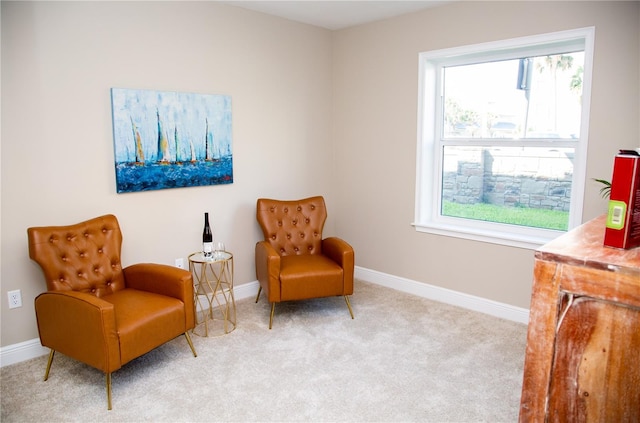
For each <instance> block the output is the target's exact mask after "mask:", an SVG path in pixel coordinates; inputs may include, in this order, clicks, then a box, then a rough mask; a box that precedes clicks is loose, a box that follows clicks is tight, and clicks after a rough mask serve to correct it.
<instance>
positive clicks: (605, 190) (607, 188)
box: [594, 178, 611, 198]
mask: <svg viewBox="0 0 640 423" xmlns="http://www.w3.org/2000/svg"><path fill="white" fill-rule="evenodd" d="M594 181H596V182H599V183H601V184H602V185H604V186H603V187H602V188H600V195H601V196H602V198H609V195H610V194H611V182H609V181H607V180H606V179H595V178H594Z"/></svg>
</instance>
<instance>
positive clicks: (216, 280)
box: [189, 251, 236, 336]
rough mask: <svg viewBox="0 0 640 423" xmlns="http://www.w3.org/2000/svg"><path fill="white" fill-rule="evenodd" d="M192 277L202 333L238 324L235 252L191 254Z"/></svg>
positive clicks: (217, 332) (196, 331)
mask: <svg viewBox="0 0 640 423" xmlns="http://www.w3.org/2000/svg"><path fill="white" fill-rule="evenodd" d="M189 271H190V272H191V275H192V277H193V302H194V305H195V308H196V326H195V327H194V328H193V331H192V332H193V333H194V334H195V335H199V336H209V335H210V334H211V335H212V336H217V335H224V334H227V333H229V332H231V331H233V330H234V329H235V328H236V301H235V298H234V296H233V254H231V253H229V252H227V251H216V252H214V256H213V257H205V256H204V255H203V254H202V253H201V252H199V253H193V254H191V255H190V256H189Z"/></svg>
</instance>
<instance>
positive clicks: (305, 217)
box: [256, 196, 327, 256]
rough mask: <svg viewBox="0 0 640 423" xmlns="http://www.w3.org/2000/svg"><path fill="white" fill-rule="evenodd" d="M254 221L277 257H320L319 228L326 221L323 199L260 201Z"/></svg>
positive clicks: (320, 232) (264, 199) (320, 233)
mask: <svg viewBox="0 0 640 423" xmlns="http://www.w3.org/2000/svg"><path fill="white" fill-rule="evenodd" d="M256 217H257V220H258V223H259V224H260V227H261V228H262V232H263V234H264V239H265V240H266V241H268V242H269V243H270V244H271V246H272V247H273V248H274V249H275V250H276V251H277V252H278V254H280V255H281V256H289V255H303V254H322V228H323V227H324V222H325V220H327V210H326V207H325V204H324V198H323V197H321V196H317V197H310V198H305V199H303V200H296V201H280V200H271V199H266V198H260V199H258V202H257V209H256Z"/></svg>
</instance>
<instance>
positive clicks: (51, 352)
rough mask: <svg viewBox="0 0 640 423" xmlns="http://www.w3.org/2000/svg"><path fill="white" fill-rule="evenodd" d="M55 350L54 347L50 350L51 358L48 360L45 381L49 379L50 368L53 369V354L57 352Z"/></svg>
mask: <svg viewBox="0 0 640 423" xmlns="http://www.w3.org/2000/svg"><path fill="white" fill-rule="evenodd" d="M55 353H56V352H55V350H54V349H53V348H52V349H50V351H49V360H48V361H47V370H45V372H44V381H45V382H46V381H47V379H49V370H51V363H53V356H54V354H55Z"/></svg>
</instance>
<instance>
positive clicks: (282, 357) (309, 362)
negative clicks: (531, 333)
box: [0, 281, 526, 422]
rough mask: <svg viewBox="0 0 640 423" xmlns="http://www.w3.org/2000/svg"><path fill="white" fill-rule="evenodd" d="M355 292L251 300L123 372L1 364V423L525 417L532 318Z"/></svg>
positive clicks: (37, 362) (359, 287) (366, 289)
mask: <svg viewBox="0 0 640 423" xmlns="http://www.w3.org/2000/svg"><path fill="white" fill-rule="evenodd" d="M351 304H352V306H353V311H354V314H355V320H351V318H350V316H349V312H348V310H347V307H346V305H345V302H344V299H343V298H342V297H336V298H327V299H322V300H311V301H305V302H295V303H284V304H280V305H277V306H276V314H275V318H274V324H273V329H272V330H269V329H268V319H269V305H268V303H267V302H266V300H265V299H264V297H262V298H261V299H260V302H259V303H258V304H255V303H254V301H253V299H243V300H241V301H238V303H237V308H238V327H237V329H236V330H235V331H234V332H232V333H230V334H228V335H225V336H221V337H215V338H202V337H198V336H192V339H193V342H194V344H195V347H196V350H197V352H198V357H197V358H194V357H193V355H192V354H191V351H190V350H189V347H188V345H187V342H186V340H185V338H184V336H181V337H179V338H176V339H174V340H173V341H171V342H169V343H167V344H165V345H164V346H162V347H159V348H157V349H156V350H154V351H151V352H150V353H148V354H146V355H144V356H143V357H140V358H138V359H136V360H134V361H132V362H130V363H128V364H127V365H125V366H124V367H123V368H122V369H120V370H118V371H117V372H115V373H114V374H113V410H111V411H107V404H106V394H105V378H104V375H103V374H102V373H101V372H99V371H97V370H95V369H93V368H91V367H88V366H86V365H84V364H82V363H79V362H77V361H75V360H72V359H69V358H67V357H65V356H63V355H62V354H57V355H56V357H55V359H54V362H53V366H52V369H51V374H50V376H49V380H48V381H47V382H43V381H42V377H43V374H44V370H45V366H46V357H40V358H36V359H33V360H29V361H26V362H22V363H18V364H15V365H12V366H7V367H4V368H2V369H0V382H1V390H0V392H1V394H2V400H1V402H2V409H1V414H0V419H1V420H2V422H31V421H33V422H36V421H47V422H56V421H65V422H66V421H79V422H103V421H104V422H125V421H126V422H142V421H152V422H177V421H225V422H249V421H260V422H276V421H278V422H279V421H287V422H289V421H296V422H303V421H304V422H306V421H314V422H398V421H413V422H515V421H517V418H518V409H519V400H520V390H521V385H522V370H523V363H524V351H525V341H526V326H525V325H522V324H518V323H513V322H509V321H506V320H501V319H497V318H495V317H491V316H487V315H484V314H479V313H475V312H472V311H468V310H464V309H460V308H456V307H453V306H449V305H445V304H441V303H437V302H433V301H429V300H426V299H423V298H420V297H416V296H412V295H409V294H405V293H402V292H399V291H396V290H393V289H389V288H385V287H381V286H378V285H373V284H370V283H365V282H362V281H356V289H355V294H354V295H353V296H352V297H351Z"/></svg>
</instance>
